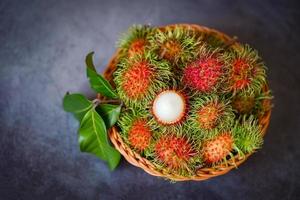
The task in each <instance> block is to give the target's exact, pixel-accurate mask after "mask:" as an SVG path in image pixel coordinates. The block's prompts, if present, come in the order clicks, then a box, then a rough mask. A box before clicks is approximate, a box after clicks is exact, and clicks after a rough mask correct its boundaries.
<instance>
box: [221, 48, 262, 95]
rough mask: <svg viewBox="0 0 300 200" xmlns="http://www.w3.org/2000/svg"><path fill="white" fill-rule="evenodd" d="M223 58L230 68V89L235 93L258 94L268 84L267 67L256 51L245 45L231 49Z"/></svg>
mask: <svg viewBox="0 0 300 200" xmlns="http://www.w3.org/2000/svg"><path fill="white" fill-rule="evenodd" d="M223 57H224V60H225V63H226V65H228V66H229V67H230V72H229V83H228V84H229V86H228V87H229V89H230V90H231V91H232V92H233V93H236V92H241V91H242V92H247V93H253V92H257V91H260V90H261V88H262V87H263V86H264V84H266V74H265V70H266V67H265V66H264V64H263V62H262V60H261V58H260V57H259V56H258V54H257V51H256V50H253V49H252V48H250V47H249V46H248V45H245V46H241V47H238V48H232V49H230V50H229V51H227V52H225V53H224V55H223Z"/></svg>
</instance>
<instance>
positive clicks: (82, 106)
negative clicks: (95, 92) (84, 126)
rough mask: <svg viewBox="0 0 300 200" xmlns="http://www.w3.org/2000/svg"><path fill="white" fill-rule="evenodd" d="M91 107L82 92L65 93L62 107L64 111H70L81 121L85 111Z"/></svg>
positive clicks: (90, 103)
mask: <svg viewBox="0 0 300 200" xmlns="http://www.w3.org/2000/svg"><path fill="white" fill-rule="evenodd" d="M92 107H93V104H92V102H91V101H89V100H88V99H87V98H86V97H85V96H83V95H82V94H77V93H75V94H69V93H66V95H65V96H64V99H63V108H64V110H65V111H66V112H72V113H73V114H74V116H75V117H76V118H77V119H78V120H79V121H81V120H82V118H83V116H84V115H85V113H86V112H87V111H88V110H90V109H91V108H92Z"/></svg>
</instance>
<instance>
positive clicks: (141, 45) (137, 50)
mask: <svg viewBox="0 0 300 200" xmlns="http://www.w3.org/2000/svg"><path fill="white" fill-rule="evenodd" d="M145 46H146V41H145V39H136V40H135V41H133V42H132V43H131V44H130V46H129V49H128V57H129V58H131V57H134V56H135V55H137V54H141V53H142V52H143V51H144V49H145Z"/></svg>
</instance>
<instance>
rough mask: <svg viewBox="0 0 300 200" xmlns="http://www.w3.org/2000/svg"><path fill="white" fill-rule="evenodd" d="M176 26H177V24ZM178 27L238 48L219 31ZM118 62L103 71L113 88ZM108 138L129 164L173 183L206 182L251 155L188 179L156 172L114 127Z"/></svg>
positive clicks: (266, 116)
mask: <svg viewBox="0 0 300 200" xmlns="http://www.w3.org/2000/svg"><path fill="white" fill-rule="evenodd" d="M174 26H175V25H169V26H165V27H161V29H164V28H166V27H171V28H172V27H174ZM177 26H178V24H177ZM179 26H183V27H185V28H187V29H192V30H195V31H199V32H205V33H207V34H212V35H214V36H215V37H217V38H219V39H221V40H222V41H224V42H225V43H226V44H227V45H228V46H234V47H239V43H238V42H236V41H235V39H233V38H230V37H229V36H227V35H225V34H224V33H221V32H219V31H216V30H214V29H210V28H207V27H203V26H199V25H194V24H179ZM117 60H118V51H117V52H116V54H115V55H114V56H113V58H112V59H111V60H110V62H109V64H108V66H107V68H106V70H105V71H104V77H105V78H106V79H107V80H109V81H110V83H111V84H112V85H113V86H114V83H113V72H114V71H115V70H116V64H117V62H118V61H117ZM265 89H266V90H267V89H268V86H265ZM264 101H265V102H264V103H263V104H264V105H266V106H269V105H270V104H271V102H270V100H264ZM270 116H271V110H270V109H269V110H268V111H267V112H266V113H265V114H264V116H263V117H261V118H260V120H259V123H260V125H261V127H262V132H263V134H265V133H266V131H267V128H268V125H269V121H270ZM109 137H110V140H111V142H112V143H113V144H114V146H115V148H116V149H117V150H118V151H119V152H120V153H121V154H122V155H123V156H124V158H125V159H126V160H127V161H128V162H129V163H131V164H132V165H134V166H137V167H140V168H142V169H143V170H144V171H146V172H147V173H149V174H151V175H153V176H158V177H163V178H166V179H170V180H173V181H189V180H193V181H202V180H206V179H209V178H212V177H215V176H220V175H222V174H226V173H227V172H229V171H230V170H231V169H232V168H236V167H237V166H239V165H240V164H241V163H243V162H244V161H245V160H246V159H247V158H248V157H249V156H250V155H251V154H246V155H245V156H243V157H241V156H239V155H236V156H235V157H233V158H231V159H230V160H228V162H227V164H226V165H225V164H220V165H218V166H214V167H205V168H200V169H199V170H198V171H197V172H196V175H194V176H190V177H185V176H181V175H179V174H176V173H170V171H167V170H163V169H162V170H158V169H157V168H156V167H155V166H154V165H153V164H152V163H151V162H150V161H149V160H147V159H146V158H143V157H141V156H140V155H139V154H138V153H136V152H134V151H133V150H132V149H131V148H130V147H129V146H128V145H127V144H126V143H124V141H123V139H122V138H121V136H120V135H119V133H118V130H117V128H116V127H113V128H111V129H110V131H109Z"/></svg>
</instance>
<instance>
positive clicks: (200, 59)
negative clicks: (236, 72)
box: [182, 45, 228, 93]
mask: <svg viewBox="0 0 300 200" xmlns="http://www.w3.org/2000/svg"><path fill="white" fill-rule="evenodd" d="M218 51H219V50H218V49H215V50H214V51H211V50H210V49H208V47H207V46H206V45H203V46H201V48H199V51H198V55H197V57H196V59H195V60H194V61H193V62H190V63H187V64H186V66H185V68H184V69H183V77H182V82H183V83H185V84H186V85H187V86H188V87H189V88H190V89H192V90H195V91H198V92H202V93H212V92H215V91H217V89H220V88H221V86H222V83H224V81H225V79H226V78H227V72H228V69H227V66H226V65H224V63H223V61H222V58H221V57H220V54H219V52H218Z"/></svg>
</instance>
